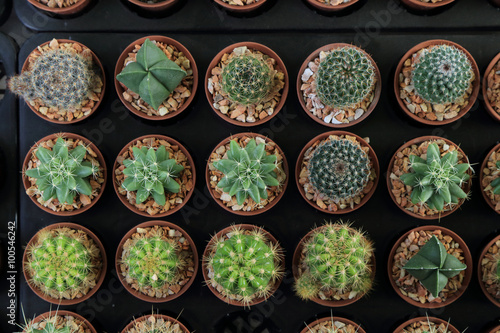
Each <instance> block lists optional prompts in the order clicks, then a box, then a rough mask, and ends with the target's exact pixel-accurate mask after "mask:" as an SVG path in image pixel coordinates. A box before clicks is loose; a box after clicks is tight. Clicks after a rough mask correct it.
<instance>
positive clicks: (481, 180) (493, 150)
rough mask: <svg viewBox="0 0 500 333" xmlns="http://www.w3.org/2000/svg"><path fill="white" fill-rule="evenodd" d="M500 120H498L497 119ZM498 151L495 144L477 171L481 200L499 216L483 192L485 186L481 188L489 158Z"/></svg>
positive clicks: (499, 147)
mask: <svg viewBox="0 0 500 333" xmlns="http://www.w3.org/2000/svg"><path fill="white" fill-rule="evenodd" d="M499 120H500V118H499ZM499 149H500V143H499V144H497V145H496V146H495V147H493V148H492V149H491V150H490V151H489V152H488V154H487V155H486V158H485V159H484V161H483V164H481V169H480V171H479V184H480V186H481V194H482V195H483V198H484V200H486V203H487V204H488V206H490V207H491V209H493V210H494V211H495V212H496V213H497V214H500V211H499V210H496V209H495V206H496V203H495V202H493V201H492V200H491V199H490V198H489V197H488V194H487V193H486V191H485V190H484V189H485V186H483V179H484V169H486V168H487V163H488V159H489V158H490V156H491V154H493V153H494V152H495V151H497V150H499Z"/></svg>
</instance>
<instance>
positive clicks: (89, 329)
mask: <svg viewBox="0 0 500 333" xmlns="http://www.w3.org/2000/svg"><path fill="white" fill-rule="evenodd" d="M19 327H20V328H21V332H18V333H97V331H96V329H95V328H94V327H93V326H92V324H90V322H89V321H88V320H87V319H85V318H83V317H82V316H80V315H79V314H76V313H74V312H70V311H63V310H57V311H50V312H46V313H44V314H41V315H39V316H37V317H35V318H34V319H32V320H29V321H27V322H26V320H25V323H24V324H23V325H19Z"/></svg>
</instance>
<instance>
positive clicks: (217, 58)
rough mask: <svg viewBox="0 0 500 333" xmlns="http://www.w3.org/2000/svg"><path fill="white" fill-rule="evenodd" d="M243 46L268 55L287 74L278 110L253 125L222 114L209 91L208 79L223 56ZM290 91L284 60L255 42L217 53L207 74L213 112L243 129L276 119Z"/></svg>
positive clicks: (206, 89)
mask: <svg viewBox="0 0 500 333" xmlns="http://www.w3.org/2000/svg"><path fill="white" fill-rule="evenodd" d="M241 46H246V47H248V48H249V49H252V50H257V51H259V52H262V53H263V54H266V55H268V56H270V57H271V58H273V59H274V60H276V64H275V68H276V69H279V70H281V71H282V72H283V73H284V74H285V86H284V87H283V89H282V91H281V99H280V101H279V103H278V104H277V105H276V108H275V109H274V113H273V114H272V115H270V116H267V117H265V118H264V119H257V120H256V121H255V122H253V123H246V122H245V123H244V122H241V121H238V120H236V119H231V118H229V116H226V115H224V114H222V113H221V112H220V111H219V110H217V109H215V108H214V98H213V96H212V94H211V93H210V91H208V79H209V78H210V77H211V76H212V69H213V68H214V67H215V66H217V65H218V64H219V62H220V60H221V59H222V56H223V55H224V54H226V53H227V54H230V53H231V52H233V50H234V49H235V48H237V47H241ZM288 90H289V80H288V72H287V70H286V67H285V64H284V63H283V60H281V58H280V57H279V56H278V55H277V54H276V53H275V52H274V51H273V50H271V49H270V48H268V47H267V46H265V45H262V44H259V43H254V42H241V43H236V44H232V45H229V46H228V47H226V48H224V49H223V50H222V51H220V52H219V53H217V55H216V56H215V57H214V58H213V59H212V61H211V62H210V65H208V69H207V73H206V74H205V94H206V95H207V99H208V103H209V104H210V107H211V108H212V110H214V112H215V114H216V115H218V116H219V117H221V118H222V119H224V120H225V121H227V122H229V123H230V124H233V125H236V126H243V127H252V126H258V125H262V124H263V123H265V122H268V121H269V120H271V119H272V118H274V117H275V116H276V115H277V114H278V112H280V111H281V109H282V108H283V106H284V105H285V101H286V98H287V96H288Z"/></svg>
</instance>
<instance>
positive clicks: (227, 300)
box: [201, 223, 285, 308]
mask: <svg viewBox="0 0 500 333" xmlns="http://www.w3.org/2000/svg"><path fill="white" fill-rule="evenodd" d="M238 227H239V228H242V229H244V230H255V229H260V230H262V232H263V233H264V234H265V235H266V237H267V240H268V241H270V243H272V244H277V245H279V248H280V250H281V251H284V249H283V247H282V246H281V244H280V242H279V241H278V240H277V239H276V238H275V237H274V236H273V235H272V234H271V233H270V232H269V231H267V230H266V229H264V227H259V226H257V225H255V224H247V223H242V224H233V225H231V226H229V227H225V228H223V229H222V230H220V231H219V232H217V233H216V234H215V235H213V236H212V237H211V238H210V240H209V241H208V243H207V246H206V247H205V250H204V251H203V257H202V265H201V271H202V273H203V280H204V284H205V285H206V286H207V287H208V289H210V291H211V292H212V294H214V295H215V296H216V297H217V298H218V299H220V300H221V301H223V302H225V303H227V304H229V305H234V306H240V307H245V308H250V307H251V306H253V305H257V304H260V303H262V302H264V301H267V300H268V299H269V298H271V297H272V296H273V295H274V293H275V292H276V290H278V288H279V287H280V285H281V282H282V281H283V278H284V275H283V276H281V277H280V278H279V279H278V280H276V282H275V283H274V286H273V287H272V288H271V290H270V293H269V295H268V296H267V297H258V298H255V299H254V300H253V301H252V302H250V303H249V304H248V305H245V304H243V303H242V302H241V301H237V300H234V299H230V298H226V297H224V296H223V295H222V294H221V293H219V292H218V291H217V290H216V289H215V288H214V287H212V285H211V284H210V283H209V282H208V281H209V278H208V268H207V266H208V263H207V260H206V258H208V254H209V249H210V246H211V244H212V243H213V242H214V239H215V238H219V237H221V236H223V235H226V234H227V233H228V232H230V231H232V230H233V228H238ZM280 266H281V267H282V268H283V269H284V268H285V258H284V257H283V258H282V259H281V262H280Z"/></svg>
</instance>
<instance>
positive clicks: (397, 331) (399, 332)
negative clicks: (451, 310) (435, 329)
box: [393, 317, 460, 333]
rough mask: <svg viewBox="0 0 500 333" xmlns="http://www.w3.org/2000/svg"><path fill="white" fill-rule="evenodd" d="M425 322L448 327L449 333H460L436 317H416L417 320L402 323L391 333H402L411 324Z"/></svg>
mask: <svg viewBox="0 0 500 333" xmlns="http://www.w3.org/2000/svg"><path fill="white" fill-rule="evenodd" d="M427 320H429V321H430V322H431V323H435V324H438V325H441V324H445V325H448V330H449V331H451V332H452V333H460V331H459V330H457V329H456V328H455V326H453V325H451V324H449V323H448V322H447V321H445V320H443V319H439V318H436V317H417V318H413V319H410V320H407V321H405V322H404V323H402V324H401V325H399V326H398V328H396V329H395V330H394V332H393V333H404V332H406V331H404V329H405V327H407V326H409V325H411V324H413V323H417V322H420V321H423V322H427Z"/></svg>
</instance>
